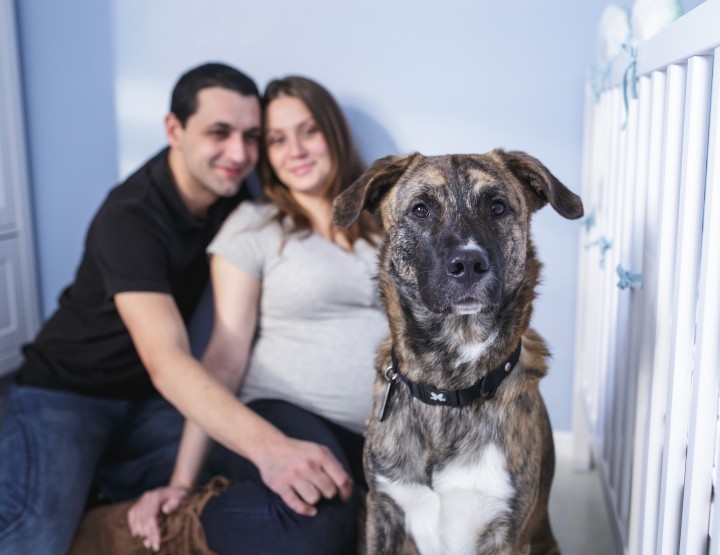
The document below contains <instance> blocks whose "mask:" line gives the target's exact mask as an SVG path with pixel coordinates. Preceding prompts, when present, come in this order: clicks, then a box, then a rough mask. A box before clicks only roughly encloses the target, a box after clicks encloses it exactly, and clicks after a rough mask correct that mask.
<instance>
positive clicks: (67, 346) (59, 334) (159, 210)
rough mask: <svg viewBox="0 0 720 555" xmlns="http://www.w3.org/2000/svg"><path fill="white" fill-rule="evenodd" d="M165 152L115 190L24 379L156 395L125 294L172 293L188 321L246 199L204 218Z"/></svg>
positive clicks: (102, 392)
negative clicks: (181, 189) (215, 251)
mask: <svg viewBox="0 0 720 555" xmlns="http://www.w3.org/2000/svg"><path fill="white" fill-rule="evenodd" d="M167 154H168V150H167V149H165V150H163V151H162V152H160V153H159V154H158V155H156V156H155V157H154V158H152V159H151V160H149V161H148V162H147V163H146V164H145V165H144V166H143V167H141V168H140V169H139V170H138V171H137V172H136V173H135V174H133V175H132V176H130V177H129V178H128V179H127V180H126V181H125V182H124V183H122V184H121V185H119V186H117V187H115V188H114V189H112V190H111V191H110V193H109V194H108V197H107V199H106V200H105V202H104V203H103V204H102V206H101V207H100V209H99V211H98V213H97V214H96V215H95V218H94V219H93V221H92V223H91V224H90V229H89V230H88V234H87V237H86V239H85V252H84V253H83V256H82V260H81V262H80V266H79V268H78V270H77V274H76V276H75V281H74V283H73V284H72V285H70V286H69V287H68V288H67V289H65V290H64V291H63V293H62V295H61V296H60V301H59V307H58V309H57V311H56V312H55V313H54V314H53V316H52V317H51V318H50V319H49V320H48V321H47V323H46V324H45V326H44V327H43V329H42V330H41V331H40V334H39V335H38V337H37V338H36V340H35V341H34V342H33V343H30V344H28V345H25V347H24V348H23V351H24V354H25V362H24V364H23V365H22V366H21V368H20V371H19V373H18V376H17V381H18V383H20V384H23V385H31V386H38V387H47V388H51V389H62V390H67V391H74V392H77V393H82V394H86V395H94V396H101V397H114V398H139V397H145V396H147V395H150V394H153V393H155V389H154V387H153V386H152V384H151V382H150V378H149V376H148V374H147V371H146V370H145V368H144V367H143V365H142V363H141V362H140V358H139V356H138V354H137V351H136V350H135V347H134V345H133V343H132V340H131V339H130V334H129V333H128V331H127V329H126V328H125V325H124V324H123V322H122V320H121V319H120V316H119V314H118V312H117V310H116V308H115V303H114V301H113V296H114V295H116V294H117V293H121V292H125V291H149V292H158V293H168V294H170V295H172V296H173V298H174V299H175V302H176V303H177V306H178V308H179V309H180V313H181V314H182V317H183V320H184V321H185V323H186V324H187V322H188V320H189V319H190V317H191V316H192V314H193V312H194V310H195V307H196V306H197V303H198V300H199V299H200V295H201V294H202V291H203V289H204V287H205V285H206V283H207V278H208V263H207V256H206V254H205V248H206V247H207V245H208V243H209V242H210V240H211V239H212V237H213V236H214V235H215V233H216V232H217V230H218V229H219V227H220V224H221V223H222V221H223V220H224V219H225V216H227V214H228V213H229V212H230V211H231V210H232V209H233V208H234V207H235V206H237V204H238V202H239V201H240V200H241V197H242V198H245V196H246V192H245V189H246V187H245V186H243V187H242V188H241V192H240V193H239V194H238V195H237V196H236V197H234V198H231V199H220V200H218V202H216V203H215V204H214V205H213V206H212V207H211V208H210V210H209V212H208V214H207V217H206V218H203V219H199V218H196V217H194V216H192V215H191V214H190V212H189V211H188V210H187V208H186V207H185V205H184V204H183V202H182V200H181V198H180V196H179V193H178V191H177V189H176V187H175V184H174V181H173V178H172V176H171V174H170V169H169V166H168V162H167Z"/></svg>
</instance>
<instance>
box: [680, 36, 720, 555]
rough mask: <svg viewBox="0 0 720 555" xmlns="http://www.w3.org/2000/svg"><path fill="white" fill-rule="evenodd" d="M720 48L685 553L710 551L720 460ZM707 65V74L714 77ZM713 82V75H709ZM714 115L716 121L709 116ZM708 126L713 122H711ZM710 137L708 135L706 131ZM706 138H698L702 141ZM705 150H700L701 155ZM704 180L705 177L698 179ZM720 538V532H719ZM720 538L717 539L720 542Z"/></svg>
mask: <svg viewBox="0 0 720 555" xmlns="http://www.w3.org/2000/svg"><path fill="white" fill-rule="evenodd" d="M718 51H720V48H719V49H716V55H715V59H714V67H713V69H712V104H711V107H710V106H708V108H709V109H708V110H707V111H706V113H705V114H703V113H702V108H703V107H704V106H702V105H701V104H702V102H703V101H706V99H705V98H702V99H698V106H697V107H696V113H695V114H694V115H693V116H694V117H695V118H697V119H698V121H697V127H698V129H697V130H698V134H700V133H702V131H703V122H708V121H709V122H710V124H709V125H710V133H709V144H708V152H707V155H706V156H702V157H701V152H698V153H697V156H698V163H699V164H700V163H704V162H705V161H707V179H706V185H705V204H704V206H705V209H704V211H705V213H704V230H703V237H702V251H701V268H700V285H699V289H700V291H699V302H698V318H697V345H696V351H695V352H696V358H695V364H694V368H693V379H692V399H691V403H690V406H691V407H692V412H691V416H690V430H689V434H688V445H689V448H688V455H687V465H686V471H685V472H686V480H685V492H684V499H683V515H682V534H681V538H680V553H683V554H685V553H687V554H692V553H701V552H702V553H704V552H705V550H706V545H707V537H708V520H709V515H710V495H711V491H712V464H713V458H714V449H715V448H716V446H715V442H714V440H715V430H714V429H713V427H712V426H708V425H707V423H710V422H714V421H716V419H717V413H718V405H717V401H718V389H720V377H719V376H718V367H717V361H718V360H720V349H719V348H718V341H719V340H720V259H718V253H720V221H718V219H720V207H718V204H719V203H720V191H718V189H719V188H720V165H719V164H720V140H718V133H720V115H719V114H718V111H720V52H718ZM707 65H708V67H707V68H705V67H703V71H704V72H705V73H708V74H709V73H710V72H711V70H710V67H709V66H710V61H709V60H708V62H707ZM707 77H708V78H709V75H708V76H707ZM708 115H709V116H710V117H708ZM705 125H706V126H707V123H706V124H705ZM705 136H708V133H707V127H705ZM700 140H702V137H701V136H699V137H698V141H700ZM702 150H703V149H702V148H701V147H700V146H698V151H702ZM694 178H695V179H698V180H704V179H705V175H698V176H694ZM716 534H717V529H716ZM718 539H720V538H716V541H717V540H718Z"/></svg>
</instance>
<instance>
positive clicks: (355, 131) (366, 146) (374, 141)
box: [342, 106, 399, 165]
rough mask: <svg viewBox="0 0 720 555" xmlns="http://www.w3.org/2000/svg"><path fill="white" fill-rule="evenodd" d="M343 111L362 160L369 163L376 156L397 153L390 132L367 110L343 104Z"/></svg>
mask: <svg viewBox="0 0 720 555" xmlns="http://www.w3.org/2000/svg"><path fill="white" fill-rule="evenodd" d="M342 109H343V112H344V113H345V117H346V118H347V121H348V125H349V126H350V130H351V132H352V135H353V139H354V140H355V146H356V147H357V149H358V152H359V153H360V156H361V157H362V159H363V161H364V162H365V163H366V164H368V165H370V164H372V163H373V162H374V161H375V160H377V159H378V158H382V157H383V156H388V155H390V154H399V153H398V146H397V144H396V143H395V141H394V140H393V138H392V136H391V135H390V133H388V132H387V130H386V129H385V128H384V127H383V126H382V125H380V124H379V123H378V122H377V120H375V119H374V118H373V117H372V116H370V115H368V114H367V112H364V111H363V110H360V109H359V108H355V107H353V106H343V107H342Z"/></svg>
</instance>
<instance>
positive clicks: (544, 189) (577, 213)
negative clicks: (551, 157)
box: [494, 149, 583, 220]
mask: <svg viewBox="0 0 720 555" xmlns="http://www.w3.org/2000/svg"><path fill="white" fill-rule="evenodd" d="M494 152H495V153H496V154H497V155H498V156H500V158H501V159H502V160H503V161H504V162H505V164H506V166H507V168H508V169H509V170H510V172H511V173H512V174H513V175H515V177H517V178H518V179H519V180H520V181H521V182H522V184H523V185H525V186H526V187H528V188H529V190H530V191H529V193H530V194H528V195H527V197H528V200H529V201H530V208H531V210H532V211H533V212H534V211H535V210H539V209H540V208H542V207H543V206H545V203H547V202H549V203H550V206H552V207H553V208H554V209H555V210H556V211H557V213H558V214H560V215H561V216H564V217H565V218H567V219H569V220H576V219H577V218H580V217H582V215H583V204H582V200H580V197H579V196H577V195H576V194H575V193H573V192H572V191H571V190H570V189H568V188H567V187H565V185H563V184H562V183H561V182H560V180H559V179H558V178H557V177H555V176H554V175H553V174H552V173H550V170H548V169H547V168H546V167H545V165H544V164H543V163H542V162H540V160H538V159H537V158H533V157H532V156H530V155H529V154H526V153H524V152H520V151H517V150H516V151H512V152H505V151H503V150H499V149H498V150H495V151H494Z"/></svg>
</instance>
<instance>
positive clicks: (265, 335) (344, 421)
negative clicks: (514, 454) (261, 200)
mask: <svg viewBox="0 0 720 555" xmlns="http://www.w3.org/2000/svg"><path fill="white" fill-rule="evenodd" d="M275 211H276V208H275V207H274V206H273V205H268V204H255V203H251V202H244V203H242V204H241V205H240V206H239V207H238V208H237V209H236V210H235V211H234V212H233V213H232V214H230V216H229V217H228V218H227V220H226V221H225V224H224V225H223V227H222V229H221V230H220V232H219V233H218V234H217V236H216V237H215V239H214V240H213V241H212V243H211V244H210V246H209V247H208V252H210V253H213V254H217V255H220V256H222V257H223V258H225V259H226V260H228V261H230V262H231V263H233V264H235V265H236V266H238V267H239V268H240V269H242V270H244V271H246V272H247V273H249V274H250V275H252V276H254V277H257V278H259V279H260V280H261V282H262V286H261V293H260V306H259V313H258V328H257V336H256V339H255V342H254V345H253V349H252V354H251V357H250V361H249V364H248V369H247V373H246V376H245V381H244V382H243V385H242V386H241V389H240V393H239V396H240V399H241V400H242V401H243V402H249V401H252V400H254V399H263V398H264V399H282V400H285V401H289V402H291V403H294V404H295V405H298V406H300V407H302V408H305V409H307V410H309V411H311V412H314V413H315V414H318V415H320V416H323V417H325V418H327V419H328V420H331V421H332V422H334V423H336V424H339V425H341V426H344V427H346V428H348V429H350V430H353V431H354V432H357V433H363V432H364V431H365V427H366V421H367V419H368V418H369V416H370V407H371V386H372V382H373V378H374V375H375V371H374V360H375V352H376V350H377V347H378V345H379V343H380V341H381V340H382V339H384V338H385V337H386V335H387V333H388V325H387V319H386V317H385V314H384V312H383V310H382V308H381V305H380V302H379V297H378V292H377V281H376V279H375V276H376V274H377V249H376V248H375V247H373V246H372V245H370V244H369V243H367V242H366V241H364V240H362V239H361V240H358V241H356V243H355V245H354V247H353V250H352V251H351V252H347V251H345V250H343V249H342V248H340V247H339V246H338V245H336V244H334V243H331V242H330V241H327V240H326V239H324V238H322V237H320V236H318V235H314V234H312V235H309V236H305V235H302V234H297V233H294V234H289V235H287V237H286V240H285V244H284V246H283V249H282V251H281V252H280V242H281V228H280V224H279V223H277V221H276V220H272V216H273V215H274V214H275V213H276V212H275Z"/></svg>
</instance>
